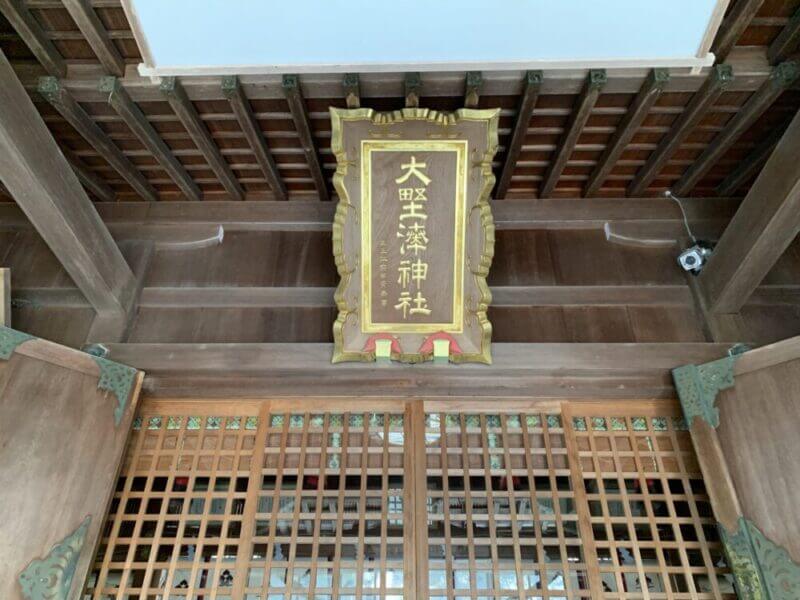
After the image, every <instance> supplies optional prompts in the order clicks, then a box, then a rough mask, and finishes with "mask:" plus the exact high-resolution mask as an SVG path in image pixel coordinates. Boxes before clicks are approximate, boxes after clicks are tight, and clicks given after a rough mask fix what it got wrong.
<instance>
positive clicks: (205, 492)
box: [84, 401, 735, 600]
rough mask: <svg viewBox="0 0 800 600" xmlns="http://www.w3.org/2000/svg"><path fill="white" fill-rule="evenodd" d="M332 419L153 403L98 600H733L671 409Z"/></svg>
mask: <svg viewBox="0 0 800 600" xmlns="http://www.w3.org/2000/svg"><path fill="white" fill-rule="evenodd" d="M412 405H413V406H414V407H415V408H414V409H413V410H409V407H410V406H412ZM316 406H319V403H316V404H315V403H313V402H308V401H301V402H269V401H260V402H257V401H253V402H241V401H239V402H234V401H230V402H219V403H193V402H178V401H174V402H163V401H162V402H152V401H151V402H145V403H144V405H143V408H142V410H141V412H140V416H139V418H138V419H137V421H136V424H135V426H134V431H133V432H132V435H131V440H130V443H129V448H128V451H127V455H126V459H125V462H124V464H123V466H122V471H121V475H120V478H119V485H118V488H117V490H116V493H115V496H114V500H113V503H112V506H111V509H110V512H109V515H108V520H107V524H106V528H105V531H104V535H103V538H102V540H101V543H100V547H99V550H98V554H97V558H96V563H95V568H94V571H93V573H92V576H91V577H90V580H89V582H88V585H87V588H86V594H85V596H84V597H85V599H87V600H88V599H89V598H94V599H107V598H108V599H110V598H115V599H123V598H124V599H126V600H134V599H136V600H174V599H181V598H198V599H200V598H202V599H203V600H206V599H216V598H231V599H233V598H237V599H238V598H244V599H245V600H262V599H263V600H333V599H334V598H339V599H342V600H350V599H353V600H355V599H357V598H358V599H364V600H378V599H389V600H395V599H400V598H417V597H422V596H424V595H425V594H428V595H429V597H431V598H434V599H436V600H439V599H444V598H447V599H448V600H466V599H470V600H490V599H511V598H516V599H525V600H533V599H536V600H544V599H564V600H566V599H567V598H576V599H578V598H589V597H592V598H595V597H603V598H609V599H616V598H619V599H623V598H625V599H628V598H643V599H645V598H646V599H654V600H655V599H660V598H665V599H676V600H678V599H683V598H693V599H697V600H703V599H705V598H725V599H727V598H734V597H735V595H734V594H733V592H732V589H731V578H730V573H729V569H728V568H727V567H726V566H725V561H724V557H723V555H722V548H721V546H720V543H719V541H718V538H717V536H716V525H715V521H714V518H713V516H712V515H711V509H710V503H709V500H708V496H707V494H706V492H705V489H704V487H703V483H702V478H701V477H700V474H699V468H698V466H697V463H696V458H695V455H694V452H693V450H692V447H691V441H690V439H689V437H688V433H687V432H686V431H685V427H683V425H682V422H681V420H680V418H679V417H678V415H679V411H678V409H677V408H676V406H675V405H674V404H672V403H664V402H660V403H654V402H642V403H631V402H627V403H564V404H559V403H552V402H551V403H547V404H546V405H543V406H542V407H538V408H537V407H536V405H532V406H531V407H530V408H526V409H523V410H520V409H518V408H517V409H510V408H508V407H506V408H505V410H503V408H499V409H495V410H493V411H492V412H479V411H470V410H468V409H466V410H465V407H464V405H463V404H454V406H453V408H449V407H448V404H447V403H446V402H444V403H442V402H436V403H430V404H428V403H424V404H423V403H422V402H420V401H414V402H407V403H406V402H400V401H398V402H383V403H382V404H378V405H373V406H371V410H370V411H369V412H367V411H365V410H364V409H363V408H362V407H363V406H369V404H366V405H365V404H363V403H362V404H360V405H359V404H358V403H354V402H350V403H346V404H343V405H342V406H341V410H339V411H333V410H329V411H321V410H318V409H314V408H312V407H316ZM356 406H357V408H356ZM423 406H425V407H426V408H427V410H425V409H424V408H423ZM415 464H416V465H419V468H415V467H414V465H415ZM415 473H421V475H420V474H415ZM669 531H671V532H672V535H671V537H670V535H668V534H667V532H669ZM626 532H627V533H626ZM629 538H630V539H629ZM673 538H674V539H673ZM418 574H419V577H418V576H417V575H418ZM642 581H644V582H646V583H647V585H646V586H642V585H641V583H640V582H642Z"/></svg>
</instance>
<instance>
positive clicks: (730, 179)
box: [717, 118, 792, 197]
mask: <svg viewBox="0 0 800 600" xmlns="http://www.w3.org/2000/svg"><path fill="white" fill-rule="evenodd" d="M791 122H792V120H791V118H789V119H786V121H784V122H783V123H782V124H781V125H778V126H777V127H774V128H773V129H772V131H770V133H769V135H767V137H766V138H764V139H763V140H762V141H761V142H759V144H758V145H757V146H756V147H755V148H754V149H753V150H752V152H750V154H748V155H747V156H745V157H744V158H743V159H742V161H741V162H740V163H739V164H738V165H736V166H735V167H734V168H733V170H732V171H731V173H730V175H728V176H727V177H726V178H725V179H724V180H723V181H722V183H720V184H719V186H718V187H717V195H718V196H720V197H731V196H735V195H736V192H738V191H739V190H740V189H741V187H742V186H743V185H744V184H745V183H747V182H748V181H750V179H752V178H753V177H755V176H756V175H757V174H758V172H759V171H760V170H761V167H763V166H764V163H765V162H767V159H768V158H769V157H770V156H771V155H772V153H773V152H774V151H775V146H777V145H778V142H780V141H781V138H782V137H783V133H784V132H785V131H786V128H787V127H789V123H791Z"/></svg>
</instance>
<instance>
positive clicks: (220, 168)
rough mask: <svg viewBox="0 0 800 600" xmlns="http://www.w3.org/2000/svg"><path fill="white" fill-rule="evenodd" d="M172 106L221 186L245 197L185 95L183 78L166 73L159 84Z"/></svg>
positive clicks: (229, 192) (242, 197)
mask: <svg viewBox="0 0 800 600" xmlns="http://www.w3.org/2000/svg"><path fill="white" fill-rule="evenodd" d="M159 89H160V90H161V93H162V94H163V95H164V97H166V99H167V101H168V102H169V105H170V106H171V107H172V110H173V111H174V112H175V114H176V115H177V117H178V119H179V120H180V122H181V123H182V124H183V126H184V127H185V128H186V131H187V132H188V133H189V137H191V138H192V141H193V142H194V143H195V145H196V146H197V148H198V150H200V152H201V154H202V155H203V157H204V158H205V159H206V162H207V163H208V166H209V167H211V170H212V171H214V174H215V175H216V176H217V179H219V181H220V183H221V184H222V187H224V188H225V191H226V192H228V194H230V196H231V198H233V199H235V200H244V190H243V189H242V186H241V185H240V184H239V181H238V180H237V179H236V176H235V175H234V174H233V171H232V170H231V168H230V166H229V165H228V163H227V161H226V160H225V159H224V158H223V156H222V154H221V153H220V151H219V147H218V146H217V144H216V142H215V141H214V138H213V137H212V136H211V133H209V131H208V128H206V126H205V124H204V123H203V120H202V119H201V118H200V115H198V114H197V110H196V109H195V107H194V104H192V101H191V100H189V97H188V96H187V95H186V91H185V90H184V89H183V85H181V82H180V81H179V80H178V79H177V78H175V77H164V78H163V79H162V80H161V85H160V86H159Z"/></svg>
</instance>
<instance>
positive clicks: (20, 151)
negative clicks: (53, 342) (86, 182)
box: [0, 51, 136, 326]
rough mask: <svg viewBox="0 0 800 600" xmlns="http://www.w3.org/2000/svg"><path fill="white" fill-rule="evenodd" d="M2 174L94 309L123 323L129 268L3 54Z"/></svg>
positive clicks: (129, 299)
mask: <svg viewBox="0 0 800 600" xmlns="http://www.w3.org/2000/svg"><path fill="white" fill-rule="evenodd" d="M0 81H2V82H3V85H2V86H0V178H1V179H2V180H3V182H4V184H5V185H6V186H7V187H8V190H9V191H10V192H11V194H12V196H13V197H14V199H15V200H16V204H17V206H19V207H20V209H21V210H22V211H24V212H25V214H26V215H27V217H28V219H30V222H31V223H32V224H33V226H34V227H35V228H36V230H37V231H38V232H39V234H40V235H41V236H42V238H43V239H44V240H45V242H46V243H47V245H48V246H49V247H50V249H51V250H52V251H53V253H54V254H55V255H56V257H57V258H58V260H60V261H61V263H62V264H63V265H64V269H65V270H66V271H67V273H69V275H70V277H71V278H72V280H73V281H74V282H75V285H76V286H78V288H79V289H80V290H81V291H82V292H83V294H84V295H85V296H86V298H87V300H88V301H89V302H90V303H91V305H92V306H93V307H94V308H95V310H96V311H97V312H98V314H102V315H104V316H113V317H114V318H115V319H117V320H118V322H119V323H120V325H121V326H124V324H125V323H127V317H128V315H129V314H131V312H132V310H133V306H134V302H135V288H136V285H135V280H134V277H133V273H132V272H131V270H130V268H129V267H128V265H127V264H126V262H125V259H124V258H123V257H122V254H121V253H120V251H119V248H118V247H117V245H116V243H115V242H114V240H113V239H112V237H111V234H110V233H109V231H108V228H107V227H106V226H105V224H104V223H103V221H102V220H101V219H100V216H99V215H98V214H97V211H96V210H95V209H94V207H93V206H92V202H91V200H90V199H89V197H88V196H87V195H86V192H85V191H84V190H83V188H82V187H81V184H80V182H79V181H78V178H77V177H76V175H75V174H74V172H73V171H72V168H71V167H70V165H69V163H68V162H67V161H66V160H65V159H64V155H63V154H62V152H61V150H60V149H59V147H58V145H57V144H56V142H55V140H54V139H53V136H52V134H51V133H50V130H49V129H48V128H47V125H45V123H44V121H43V120H42V117H41V115H40V114H39V111H38V110H36V107H35V106H34V105H33V102H32V101H31V99H30V97H29V96H28V93H27V92H26V91H25V89H24V88H23V86H22V84H21V83H20V82H19V80H18V79H17V76H16V75H15V74H14V71H13V70H12V68H11V65H10V64H9V63H8V61H7V60H6V58H5V55H4V54H3V53H2V51H0Z"/></svg>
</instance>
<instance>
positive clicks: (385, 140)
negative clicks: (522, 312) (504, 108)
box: [330, 108, 500, 364]
mask: <svg viewBox="0 0 800 600" xmlns="http://www.w3.org/2000/svg"><path fill="white" fill-rule="evenodd" d="M330 113H331V124H332V140H331V148H332V151H333V153H334V155H335V156H336V161H337V167H336V173H335V175H334V177H333V183H334V187H335V188H336V192H337V194H338V196H339V204H338V206H337V210H336V216H335V218H334V223H333V254H334V258H335V261H336V267H337V269H338V272H339V276H340V278H341V279H340V282H339V285H338V287H337V289H336V293H335V300H336V306H337V308H338V310H339V314H338V317H337V319H336V321H335V323H334V326H333V334H334V354H333V362H344V361H362V362H369V361H374V360H375V359H376V352H375V339H376V336H378V337H380V338H381V339H389V340H390V341H391V347H392V351H391V358H392V359H393V360H397V361H401V362H406V363H419V362H424V361H426V360H432V359H433V350H432V344H426V341H428V340H429V339H432V338H430V336H437V335H439V336H442V335H446V336H447V339H449V340H450V354H449V360H450V361H451V362H455V363H459V362H481V363H486V364H490V363H491V335H492V326H491V323H490V322H489V320H488V318H487V314H486V313H487V309H488V307H489V304H490V303H491V298H492V296H491V292H490V291H489V287H488V285H487V283H486V277H487V275H488V273H489V268H490V266H491V263H492V258H493V257H494V221H493V219H492V214H491V209H490V206H489V196H490V194H491V190H492V188H493V187H494V183H495V177H494V174H493V172H492V160H493V158H494V155H495V152H496V151H497V145H498V131H497V130H498V120H499V113H500V111H499V109H491V110H475V109H461V110H458V111H456V112H455V113H444V112H439V111H435V110H430V109H425V108H405V109H402V110H399V111H394V112H390V113H379V112H375V111H374V110H372V109H368V108H359V109H338V108H331V109H330ZM381 149H394V150H397V151H408V150H420V151H455V152H456V153H457V160H456V165H457V166H456V173H457V177H456V182H455V188H456V192H455V200H456V207H455V217H454V218H455V227H456V229H455V232H454V264H453V282H454V284H453V296H454V298H453V302H454V306H453V311H452V317H453V322H451V323H421V324H409V323H402V324H399V323H392V324H387V323H384V324H381V323H373V322H372V313H371V306H372V305H371V300H370V296H371V286H370V285H369V284H370V283H371V277H372V265H371V262H372V248H371V243H372V236H371V224H372V216H371V205H372V199H371V184H370V181H369V174H370V172H371V171H370V167H369V163H368V161H369V160H370V157H371V153H372V152H374V151H381ZM423 347H425V351H423V350H422V348H423Z"/></svg>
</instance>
